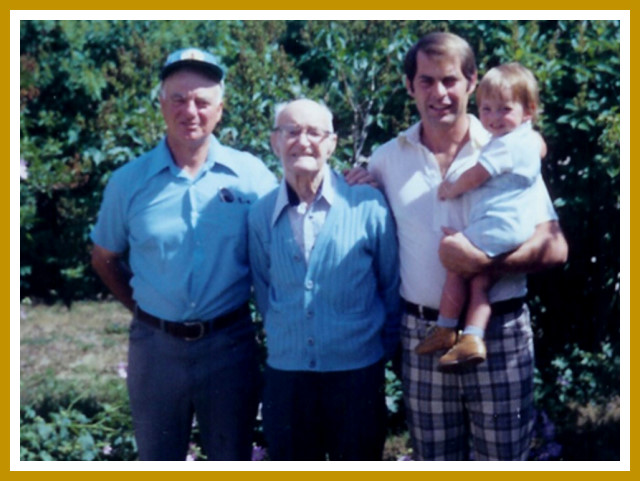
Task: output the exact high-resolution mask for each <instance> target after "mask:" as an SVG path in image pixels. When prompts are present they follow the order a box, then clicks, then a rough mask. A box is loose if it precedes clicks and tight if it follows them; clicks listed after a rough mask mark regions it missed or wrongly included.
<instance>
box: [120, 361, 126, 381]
mask: <svg viewBox="0 0 640 481" xmlns="http://www.w3.org/2000/svg"><path fill="white" fill-rule="evenodd" d="M118 376H120V377H121V378H122V379H126V378H127V363H126V362H119V363H118Z"/></svg>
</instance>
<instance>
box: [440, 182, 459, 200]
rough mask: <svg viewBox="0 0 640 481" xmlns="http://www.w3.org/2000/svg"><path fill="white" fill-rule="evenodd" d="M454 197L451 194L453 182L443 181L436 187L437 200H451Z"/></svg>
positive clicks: (452, 193)
mask: <svg viewBox="0 0 640 481" xmlns="http://www.w3.org/2000/svg"><path fill="white" fill-rule="evenodd" d="M454 197H456V195H455V194H454V192H453V182H449V181H448V180H443V181H442V182H441V183H440V186H439V187H438V199H440V200H447V199H453V198H454Z"/></svg>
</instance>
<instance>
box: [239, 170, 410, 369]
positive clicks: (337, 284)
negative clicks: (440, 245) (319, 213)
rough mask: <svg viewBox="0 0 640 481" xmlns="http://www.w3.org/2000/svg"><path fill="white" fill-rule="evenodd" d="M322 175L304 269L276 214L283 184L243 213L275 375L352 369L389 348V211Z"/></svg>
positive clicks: (394, 322)
mask: <svg viewBox="0 0 640 481" xmlns="http://www.w3.org/2000/svg"><path fill="white" fill-rule="evenodd" d="M327 175H330V176H332V178H331V179H329V180H330V181H331V182H332V187H333V190H334V194H333V199H332V203H331V208H330V210H329V213H328V215H327V217H326V220H325V222H324V225H323V227H322V229H321V231H320V233H319V235H318V237H317V239H316V242H315V245H314V248H313V250H312V252H311V254H310V257H309V262H308V265H307V263H306V262H305V260H304V257H303V253H302V252H301V250H300V247H299V246H298V244H297V243H296V241H295V239H294V235H293V231H292V228H291V222H290V220H289V217H288V216H287V215H283V214H284V212H285V211H286V208H284V209H282V210H280V211H279V212H277V211H275V208H276V202H277V200H278V197H279V195H280V192H281V189H284V187H283V186H281V187H280V188H279V189H276V190H274V191H273V192H271V193H270V194H268V195H266V196H265V197H264V198H263V199H261V200H260V201H258V202H257V203H256V205H255V206H254V207H253V208H252V210H251V212H250V214H249V246H250V247H249V252H250V257H251V266H252V272H253V275H254V286H255V290H256V300H257V303H258V307H259V309H260V311H261V312H262V314H263V316H264V323H265V330H266V333H267V350H268V358H267V363H268V364H269V365H270V366H271V367H273V368H275V369H281V370H289V371H317V372H327V371H342V370H353V369H360V368H363V367H366V366H370V365H372V364H373V363H375V362H377V361H379V360H380V359H382V358H383V356H384V355H385V351H387V352H386V353H387V354H389V353H390V351H392V349H393V348H394V347H395V346H396V344H397V342H398V335H399V325H400V317H401V312H402V309H401V307H402V306H401V300H400V297H399V294H398V285H399V279H398V261H397V240H396V231H395V225H394V222H393V218H392V215H391V212H390V211H389V209H388V206H387V204H386V201H385V199H384V197H383V196H382V194H381V193H380V192H379V191H378V190H376V189H374V188H372V187H370V186H362V185H356V186H352V187H350V186H348V185H347V184H346V182H345V181H344V179H342V178H341V177H339V176H337V175H336V174H335V173H334V172H333V171H328V174H327ZM326 180H327V179H325V182H326ZM325 187H326V185H325ZM288 208H292V207H291V206H289V207H288ZM274 212H275V216H274Z"/></svg>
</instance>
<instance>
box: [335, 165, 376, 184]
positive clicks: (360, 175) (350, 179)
mask: <svg viewBox="0 0 640 481" xmlns="http://www.w3.org/2000/svg"><path fill="white" fill-rule="evenodd" d="M342 175H344V180H346V181H347V184H349V185H356V184H369V185H370V186H371V187H375V188H378V187H379V186H378V183H377V182H376V179H375V178H374V177H373V175H371V173H370V172H369V171H368V170H367V169H365V168H363V167H354V168H353V169H345V170H343V171H342Z"/></svg>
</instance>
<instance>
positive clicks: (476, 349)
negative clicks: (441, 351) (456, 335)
mask: <svg viewBox="0 0 640 481" xmlns="http://www.w3.org/2000/svg"><path fill="white" fill-rule="evenodd" d="M486 359H487V347H486V346H485V344H484V341H483V340H482V339H481V338H479V337H478V336H476V335H474V334H462V335H461V336H460V339H458V342H456V344H455V345H454V346H453V347H452V348H451V349H449V350H448V351H447V352H446V354H445V355H444V356H442V357H441V358H440V361H439V362H438V368H439V369H440V370H441V371H445V372H446V371H455V370H458V369H461V368H464V367H467V366H474V365H476V364H480V363H481V362H484V361H485V360H486Z"/></svg>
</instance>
